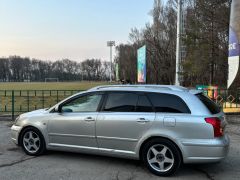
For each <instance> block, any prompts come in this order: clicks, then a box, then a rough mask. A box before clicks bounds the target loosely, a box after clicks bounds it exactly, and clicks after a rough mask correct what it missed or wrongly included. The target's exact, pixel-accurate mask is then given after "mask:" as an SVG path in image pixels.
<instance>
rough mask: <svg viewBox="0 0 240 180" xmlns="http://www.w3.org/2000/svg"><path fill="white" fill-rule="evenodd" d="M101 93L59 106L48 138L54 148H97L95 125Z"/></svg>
mask: <svg viewBox="0 0 240 180" xmlns="http://www.w3.org/2000/svg"><path fill="white" fill-rule="evenodd" d="M102 96H103V95H102V94H101V93H87V94H83V95H80V96H78V97H75V98H72V99H70V100H68V101H67V102H64V103H62V104H61V105H60V106H59V111H60V112H56V113H54V115H53V118H52V119H51V120H49V125H48V136H49V143H50V145H52V146H63V147H82V146H87V147H97V142H96V134H95V132H96V131H95V130H96V129H95V125H96V124H95V123H96V119H97V115H98V108H99V104H100V102H101V99H102Z"/></svg>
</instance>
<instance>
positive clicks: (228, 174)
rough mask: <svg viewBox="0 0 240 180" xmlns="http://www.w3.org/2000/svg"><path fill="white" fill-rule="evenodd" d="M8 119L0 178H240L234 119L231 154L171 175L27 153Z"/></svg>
mask: <svg viewBox="0 0 240 180" xmlns="http://www.w3.org/2000/svg"><path fill="white" fill-rule="evenodd" d="M10 126H11V123H10V122H9V121H0V180H9V179H23V180H28V179H34V180H37V179H41V180H42V179H45V180H48V179H53V180H55V179H56V180H60V179H73V180H75V179H82V180H88V179H89V180H90V179H91V180H138V179H142V180H151V179H191V180H192V179H194V180H197V179H211V180H213V179H228V180H229V179H240V124H238V123H236V122H235V123H231V124H229V125H228V127H227V133H228V134H229V135H230V138H231V147H230V152H229V156H228V157H227V158H226V159H225V160H224V161H222V162H221V163H217V164H202V165H184V166H183V167H182V168H181V169H180V170H179V171H178V173H177V174H175V175H174V176H173V177H170V178H160V177H157V176H155V175H152V174H151V173H149V172H148V170H147V169H145V168H144V166H143V165H142V164H141V163H140V162H139V161H133V160H125V159H118V158H110V157H102V156H93V155H84V154H77V153H64V152H55V151H54V152H48V153H47V154H46V155H44V156H40V157H31V156H27V155H25V153H24V152H23V151H22V150H21V148H19V147H17V146H15V145H14V144H13V143H12V142H11V140H10Z"/></svg>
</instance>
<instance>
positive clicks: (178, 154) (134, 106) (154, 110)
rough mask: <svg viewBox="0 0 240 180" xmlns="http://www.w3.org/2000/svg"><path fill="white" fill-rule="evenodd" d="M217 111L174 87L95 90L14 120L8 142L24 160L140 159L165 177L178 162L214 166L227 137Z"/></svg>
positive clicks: (198, 95) (202, 99) (191, 93)
mask: <svg viewBox="0 0 240 180" xmlns="http://www.w3.org/2000/svg"><path fill="white" fill-rule="evenodd" d="M225 126H226V120H225V116H224V113H223V112H222V111H221V109H220V108H219V107H218V106H217V105H216V104H215V103H214V102H213V101H211V100H210V99H208V98H207V97H206V96H205V95H204V94H203V93H202V92H200V91H196V90H188V89H186V88H183V87H179V86H165V85H115V86H99V87H95V88H93V89H90V90H88V91H84V92H80V93H78V94H75V95H73V96H71V97H69V98H67V99H65V100H63V101H61V102H60V103H58V104H56V105H55V106H54V107H52V108H50V109H42V110H36V111H33V112H29V113H25V114H22V115H20V116H19V117H17V118H16V121H15V123H14V125H13V126H12V128H11V134H12V140H13V141H14V142H15V143H16V144H18V145H20V146H22V148H23V150H24V151H25V152H26V153H27V154H28V155H34V156H36V155H41V154H43V153H44V152H45V151H46V150H61V151H71V152H81V153H91V154H98V155H108V156H114V157H121V158H131V159H139V160H142V161H143V162H144V164H145V165H146V167H147V168H148V169H149V170H150V171H151V172H152V173H154V174H156V175H160V176H168V175H171V174H173V173H174V172H176V171H177V169H178V168H179V167H180V165H181V164H182V163H208V162H217V161H220V160H222V159H223V158H225V157H226V155H227V153H228V149H229V138H228V136H227V135H226V134H225V133H224V129H225Z"/></svg>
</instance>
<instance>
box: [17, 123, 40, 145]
mask: <svg viewBox="0 0 240 180" xmlns="http://www.w3.org/2000/svg"><path fill="white" fill-rule="evenodd" d="M28 128H32V129H35V130H37V131H38V132H39V133H41V135H42V137H44V135H43V133H42V131H41V130H40V129H39V128H37V127H35V126H32V125H27V126H25V127H23V128H22V129H21V131H20V133H19V136H18V144H19V145H20V146H22V143H21V138H22V135H23V132H24V131H25V130H26V129H28Z"/></svg>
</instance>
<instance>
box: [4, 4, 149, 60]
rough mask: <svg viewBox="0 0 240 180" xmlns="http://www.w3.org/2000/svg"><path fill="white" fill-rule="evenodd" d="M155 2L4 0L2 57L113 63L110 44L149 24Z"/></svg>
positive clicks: (123, 39) (118, 42) (126, 37)
mask: <svg viewBox="0 0 240 180" xmlns="http://www.w3.org/2000/svg"><path fill="white" fill-rule="evenodd" d="M153 1H154V0H0V57H8V56H9V55H19V56H23V57H30V58H37V59H41V60H59V59H63V58H68V59H71V60H76V61H82V60H85V59H87V58H99V59H102V60H109V48H108V47H107V45H106V42H107V41H108V40H115V41H116V45H117V44H120V43H126V42H127V41H128V40H129V38H128V37H129V32H130V30H131V28H133V27H137V28H138V29H141V28H143V27H144V26H145V24H146V23H147V22H150V21H151V17H150V16H149V12H150V10H151V8H152V6H153Z"/></svg>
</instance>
